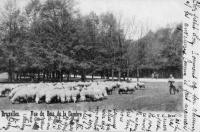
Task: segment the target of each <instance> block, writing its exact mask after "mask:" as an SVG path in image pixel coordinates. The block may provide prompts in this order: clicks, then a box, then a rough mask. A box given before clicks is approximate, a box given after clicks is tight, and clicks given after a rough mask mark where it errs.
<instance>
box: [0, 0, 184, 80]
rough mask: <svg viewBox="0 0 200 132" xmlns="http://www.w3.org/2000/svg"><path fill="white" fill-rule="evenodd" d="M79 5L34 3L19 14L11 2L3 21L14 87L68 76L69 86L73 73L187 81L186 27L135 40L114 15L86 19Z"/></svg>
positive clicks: (2, 66)
mask: <svg viewBox="0 0 200 132" xmlns="http://www.w3.org/2000/svg"><path fill="white" fill-rule="evenodd" d="M75 5H76V3H75V2H74V1H73V0H46V1H45V2H40V0H31V1H30V2H29V3H28V4H27V5H26V6H25V8H23V9H19V8H17V6H16V3H15V2H14V1H12V0H10V1H8V2H7V4H6V5H5V7H4V10H3V11H1V20H0V71H1V72H5V71H7V72H8V75H9V78H8V80H9V81H10V82H13V81H19V80H21V79H22V78H23V79H26V78H27V79H29V80H31V81H63V75H66V76H67V80H68V81H69V80H70V75H71V74H73V75H74V76H75V77H76V75H81V79H82V81H85V79H86V75H91V76H92V79H93V76H94V75H100V76H101V77H102V78H104V77H106V78H107V79H109V78H112V80H113V79H114V77H118V78H119V80H120V79H121V77H124V79H125V78H126V79H128V78H129V77H134V76H137V77H142V76H148V75H142V74H143V73H148V72H147V71H149V74H150V73H151V72H152V71H155V70H156V71H159V70H162V71H164V72H165V73H166V72H167V73H168V71H167V70H169V71H170V70H171V69H172V70H174V69H176V70H175V73H176V75H177V77H181V76H182V75H181V73H182V70H181V68H182V58H181V56H182V31H181V30H182V25H181V24H179V25H177V26H176V27H175V28H170V27H167V28H162V29H160V30H158V31H156V32H151V31H149V32H148V33H147V34H146V35H144V36H141V37H140V38H139V39H138V40H131V39H127V34H126V30H125V29H124V28H123V26H122V25H121V24H120V20H118V19H117V18H116V17H115V16H114V15H113V14H112V13H109V12H107V13H104V14H101V15H97V14H95V13H94V12H91V13H90V14H89V15H84V16H83V15H81V14H80V12H79V11H78V10H77V9H76V8H75ZM136 26H137V25H136ZM145 69H146V70H147V71H145ZM136 73H137V75H135V74H136ZM165 76H166V75H165ZM163 77H164V75H163Z"/></svg>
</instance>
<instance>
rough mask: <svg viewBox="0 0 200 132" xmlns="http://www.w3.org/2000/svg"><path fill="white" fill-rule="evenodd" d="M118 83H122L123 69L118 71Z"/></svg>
mask: <svg viewBox="0 0 200 132" xmlns="http://www.w3.org/2000/svg"><path fill="white" fill-rule="evenodd" d="M118 81H121V69H119V71H118Z"/></svg>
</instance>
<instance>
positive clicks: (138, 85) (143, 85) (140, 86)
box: [137, 82, 145, 89]
mask: <svg viewBox="0 0 200 132" xmlns="http://www.w3.org/2000/svg"><path fill="white" fill-rule="evenodd" d="M137 88H140V89H142V88H145V84H144V83H143V82H137Z"/></svg>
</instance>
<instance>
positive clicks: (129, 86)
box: [118, 83, 137, 94]
mask: <svg viewBox="0 0 200 132" xmlns="http://www.w3.org/2000/svg"><path fill="white" fill-rule="evenodd" d="M136 86H137V84H136V83H122V84H121V85H120V88H119V90H118V93H119V94H121V93H128V92H130V93H133V92H134V91H135V89H136Z"/></svg>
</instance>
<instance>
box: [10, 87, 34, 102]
mask: <svg viewBox="0 0 200 132" xmlns="http://www.w3.org/2000/svg"><path fill="white" fill-rule="evenodd" d="M35 95H36V91H35V89H33V88H27V89H25V88H23V89H21V90H18V91H17V92H16V93H15V94H14V95H13V97H12V98H11V99H10V100H11V102H12V103H15V102H17V101H18V102H19V103H20V102H21V101H26V102H29V101H30V100H31V101H32V100H34V99H35Z"/></svg>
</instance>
